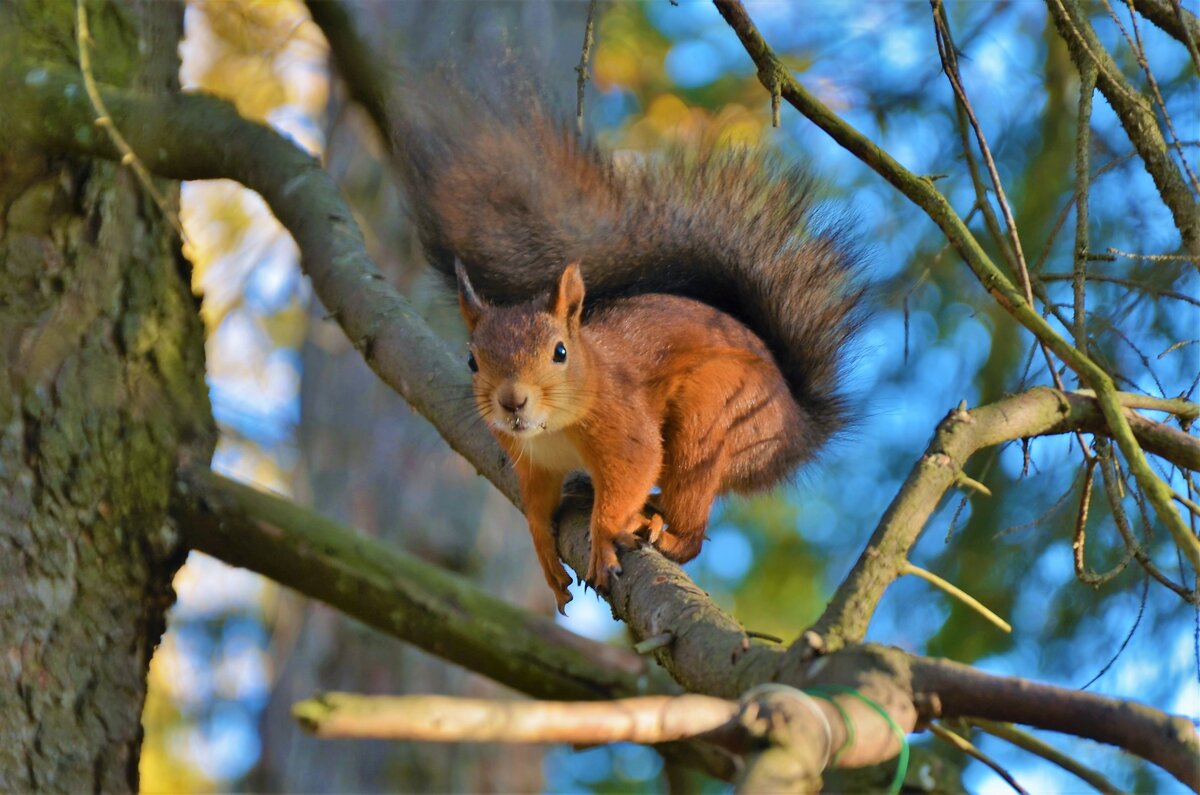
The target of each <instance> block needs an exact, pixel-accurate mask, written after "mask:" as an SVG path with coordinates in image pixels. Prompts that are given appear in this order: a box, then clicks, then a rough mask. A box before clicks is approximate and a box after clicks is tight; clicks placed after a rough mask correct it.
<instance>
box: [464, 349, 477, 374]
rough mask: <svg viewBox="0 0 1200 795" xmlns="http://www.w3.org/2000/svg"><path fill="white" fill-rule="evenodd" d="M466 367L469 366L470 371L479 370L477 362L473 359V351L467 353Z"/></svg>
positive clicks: (475, 371)
mask: <svg viewBox="0 0 1200 795" xmlns="http://www.w3.org/2000/svg"><path fill="white" fill-rule="evenodd" d="M467 367H470V368H471V372H472V373H478V372H479V362H477V361H475V354H473V353H468V354H467Z"/></svg>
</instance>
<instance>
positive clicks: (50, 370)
mask: <svg viewBox="0 0 1200 795" xmlns="http://www.w3.org/2000/svg"><path fill="white" fill-rule="evenodd" d="M87 11H88V15H89V19H90V23H91V29H92V36H93V38H94V44H93V46H92V61H93V64H94V71H95V73H96V76H97V78H98V79H100V80H103V81H104V82H106V83H116V84H120V85H124V86H127V87H131V88H136V89H137V90H139V91H144V92H155V91H164V90H169V89H175V88H177V78H176V75H177V72H178V59H177V57H176V55H175V50H176V45H177V43H178V39H179V36H180V34H181V32H182V20H183V9H182V5H181V4H177V3H166V2H141V3H124V4H118V3H115V2H102V1H100V0H96V1H95V2H89V3H88V4H87ZM75 12H76V9H75V5H74V3H73V2H70V0H54V1H53V2H40V1H39V0H14V2H8V3H4V4H3V5H0V53H3V55H0V60H3V59H7V58H10V57H11V58H23V59H26V62H27V63H44V64H46V65H47V66H49V67H53V66H69V67H71V68H77V66H76V64H77V50H76V47H75V41H76V28H75ZM38 77H39V70H38V69H37V68H34V69H33V70H32V71H31V72H30V73H29V75H28V76H27V79H30V80H37V79H38ZM20 121H21V120H20V119H19V118H17V119H8V120H7V121H6V123H20ZM159 187H160V190H162V191H164V192H165V193H167V195H168V196H169V197H170V198H169V201H171V202H174V201H175V200H176V194H177V192H176V191H175V190H174V186H173V184H171V183H165V182H164V183H162V184H160V186H159ZM168 187H169V188H170V190H167V188H168ZM189 281H190V273H189V268H188V266H187V263H186V262H185V261H184V260H183V259H182V257H181V255H180V251H179V240H178V237H177V235H176V234H175V233H174V231H173V230H172V228H171V227H170V225H169V224H168V223H167V222H166V221H165V220H164V218H163V214H162V212H161V210H160V208H158V207H157V206H156V205H155V204H154V203H153V202H152V201H150V199H149V198H148V197H147V196H146V193H145V191H144V190H143V188H142V186H140V185H139V184H138V182H137V180H136V179H135V178H134V175H133V174H132V173H131V172H130V171H129V170H128V169H125V168H122V167H120V166H117V165H115V164H111V163H107V162H100V161H91V160H87V159H84V158H63V157H57V156H55V157H50V156H45V155H42V154H39V153H37V152H33V151H21V150H16V149H11V148H4V149H0V654H2V655H3V660H4V662H3V665H2V666H0V671H2V674H0V676H2V677H3V684H2V685H0V716H3V718H2V719H0V791H3V792H22V791H25V792H28V791H33V790H54V791H67V792H85V791H93V792H100V791H103V792H122V791H136V790H137V787H138V758H139V751H140V745H141V734H142V730H141V724H140V718H141V711H142V704H143V701H144V698H145V692H146V671H147V668H148V665H149V662H150V656H151V654H152V653H153V650H154V647H155V645H156V644H157V642H158V640H159V637H160V636H161V634H162V631H163V628H164V625H165V611H166V609H167V607H168V606H169V605H170V603H171V601H172V599H173V592H172V590H171V578H172V576H173V574H174V572H175V570H176V569H177V568H178V566H179V564H180V563H181V562H182V556H183V553H184V550H183V548H182V546H181V544H180V540H179V535H178V533H177V532H176V531H175V530H174V529H173V527H171V525H170V524H169V523H168V522H167V516H166V510H167V503H168V497H169V493H170V488H171V484H172V483H173V481H174V471H175V469H176V467H177V466H178V464H179V463H181V462H182V461H191V462H195V463H202V462H207V460H208V457H209V456H210V454H211V452H212V440H213V438H214V430H213V423H212V416H211V411H210V409H209V405H208V398H207V390H206V388H205V384H204V349H203V330H202V327H201V325H200V321H199V318H198V315H197V313H196V299H195V298H194V297H193V296H192V294H191V291H190V285H189Z"/></svg>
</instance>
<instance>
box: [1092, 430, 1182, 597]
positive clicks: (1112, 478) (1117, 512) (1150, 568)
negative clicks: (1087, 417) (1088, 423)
mask: <svg viewBox="0 0 1200 795" xmlns="http://www.w3.org/2000/svg"><path fill="white" fill-rule="evenodd" d="M1096 452H1097V455H1099V457H1100V477H1101V479H1102V481H1103V482H1104V493H1105V496H1107V497H1108V506H1109V508H1110V510H1111V512H1112V517H1113V523H1114V524H1116V526H1117V532H1119V533H1120V534H1121V539H1122V540H1123V541H1124V542H1125V546H1126V548H1127V549H1128V550H1129V551H1130V552H1131V553H1132V554H1133V557H1134V559H1135V560H1136V561H1137V562H1138V564H1139V565H1140V566H1141V567H1142V569H1144V570H1145V572H1146V573H1147V574H1149V575H1150V576H1151V577H1153V578H1154V579H1156V580H1158V582H1160V583H1162V584H1163V585H1165V586H1166V587H1167V588H1169V589H1170V590H1172V591H1174V592H1175V593H1176V594H1178V595H1179V597H1180V598H1181V599H1183V600H1184V601H1185V602H1188V603H1189V604H1196V603H1197V597H1198V595H1197V593H1196V592H1195V591H1190V590H1188V589H1187V588H1186V587H1184V586H1182V585H1180V584H1179V583H1177V582H1175V581H1174V580H1172V579H1171V578H1170V577H1168V576H1167V575H1165V574H1163V573H1162V571H1161V570H1160V569H1159V568H1158V566H1156V565H1155V563H1154V561H1153V560H1151V559H1150V556H1149V555H1148V554H1146V551H1145V550H1144V549H1143V548H1142V545H1141V542H1139V541H1138V540H1137V537H1136V536H1135V535H1134V534H1133V530H1132V528H1130V526H1129V517H1128V515H1127V514H1126V513H1125V507H1124V506H1123V505H1122V504H1121V501H1122V499H1124V496H1125V495H1124V494H1122V493H1121V476H1120V473H1119V472H1118V471H1117V461H1116V455H1115V453H1114V452H1113V450H1112V446H1111V445H1109V444H1108V443H1107V441H1106V440H1104V439H1097V440H1096Z"/></svg>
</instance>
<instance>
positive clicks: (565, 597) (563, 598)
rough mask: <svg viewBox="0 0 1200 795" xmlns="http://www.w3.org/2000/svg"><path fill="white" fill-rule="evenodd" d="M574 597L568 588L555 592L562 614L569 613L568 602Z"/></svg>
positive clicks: (555, 598)
mask: <svg viewBox="0 0 1200 795" xmlns="http://www.w3.org/2000/svg"><path fill="white" fill-rule="evenodd" d="M574 598H575V597H573V596H571V592H570V591H568V590H567V589H566V588H563V589H562V590H561V591H555V592H554V601H556V602H557V603H558V612H559V613H560V614H561V615H564V616H565V615H566V614H567V602H570V601H571V600H572V599H574Z"/></svg>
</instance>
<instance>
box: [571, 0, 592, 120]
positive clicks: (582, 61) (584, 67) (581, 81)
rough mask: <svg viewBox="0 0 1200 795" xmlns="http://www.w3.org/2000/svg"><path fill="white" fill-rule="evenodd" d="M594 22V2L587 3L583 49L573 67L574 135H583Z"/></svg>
mask: <svg viewBox="0 0 1200 795" xmlns="http://www.w3.org/2000/svg"><path fill="white" fill-rule="evenodd" d="M595 22H596V0H591V2H589V3H588V10H587V24H586V25H585V26H584V28H583V49H582V50H581V51H580V53H579V66H576V67H575V74H576V75H577V77H578V83H577V89H576V96H575V134H576V135H583V93H584V92H583V89H584V86H585V85H587V81H588V59H589V58H591V56H592V45H593V44H594V43H595V41H596V37H595V34H594V32H593V31H594V25H595Z"/></svg>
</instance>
